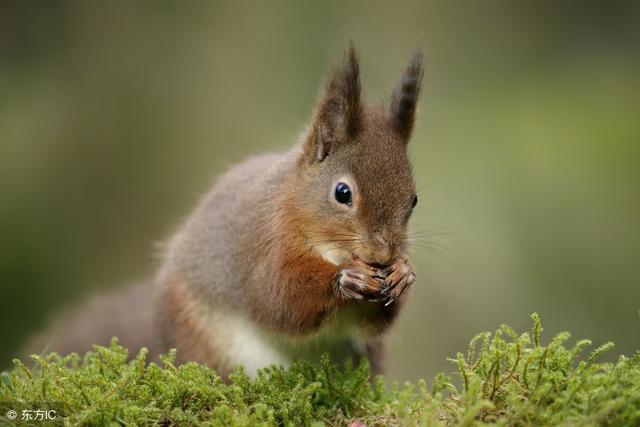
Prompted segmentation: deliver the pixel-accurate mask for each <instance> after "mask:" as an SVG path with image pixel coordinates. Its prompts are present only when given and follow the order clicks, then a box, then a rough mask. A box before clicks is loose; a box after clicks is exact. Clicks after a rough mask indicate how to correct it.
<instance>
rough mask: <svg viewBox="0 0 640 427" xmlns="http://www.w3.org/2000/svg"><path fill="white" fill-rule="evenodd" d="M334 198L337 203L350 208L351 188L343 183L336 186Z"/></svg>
mask: <svg viewBox="0 0 640 427" xmlns="http://www.w3.org/2000/svg"><path fill="white" fill-rule="evenodd" d="M335 197H336V200H337V201H338V203H342V204H343V205H349V206H351V188H349V186H348V185H347V184H345V183H344V182H339V183H338V184H336V191H335Z"/></svg>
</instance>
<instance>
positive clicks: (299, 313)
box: [51, 45, 423, 378]
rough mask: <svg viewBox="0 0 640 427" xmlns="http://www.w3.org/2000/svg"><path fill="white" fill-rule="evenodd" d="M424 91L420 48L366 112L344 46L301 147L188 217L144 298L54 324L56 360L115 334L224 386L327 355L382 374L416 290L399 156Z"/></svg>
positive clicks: (142, 290)
mask: <svg viewBox="0 0 640 427" xmlns="http://www.w3.org/2000/svg"><path fill="white" fill-rule="evenodd" d="M422 78H423V66H422V52H421V50H420V49H418V50H416V52H415V53H414V54H413V55H412V57H411V59H410V62H409V65H408V67H407V68H406V70H405V72H404V74H403V76H402V79H401V81H400V83H399V84H398V86H397V87H396V88H395V90H394V91H393V94H392V98H391V103H390V106H389V107H388V108H385V107H384V106H382V105H377V106H370V105H366V104H365V103H364V102H363V100H362V99H361V84H360V73H359V63H358V57H357V54H356V51H355V49H354V47H353V45H351V46H349V47H348V48H347V49H346V52H345V54H344V58H343V59H342V60H341V61H338V63H337V64H336V65H334V66H333V67H332V69H331V71H330V74H329V75H328V78H327V81H326V83H325V86H324V91H323V93H322V95H321V98H320V100H319V102H318V105H317V107H316V109H315V113H314V115H313V117H312V120H311V123H310V124H309V125H308V127H307V128H306V130H305V131H304V132H303V135H302V137H301V138H300V139H299V141H298V142H297V143H296V144H295V145H294V146H293V147H292V148H291V149H290V150H289V151H287V152H284V153H281V154H266V155H259V156H256V157H252V158H249V159H248V160H246V161H245V162H243V163H241V164H239V165H237V166H235V167H232V168H231V169H230V170H229V171H227V172H226V173H225V174H223V175H222V176H221V177H220V178H219V179H218V180H217V182H216V183H215V185H214V186H213V188H212V189H211V190H210V191H209V192H208V194H206V195H205V196H204V198H203V199H202V200H201V201H200V203H199V204H198V205H197V207H196V208H195V210H194V211H193V213H192V214H191V215H190V216H188V217H187V219H186V221H185V222H184V223H183V224H182V226H181V227H180V228H179V230H178V232H177V233H176V234H175V235H174V236H173V237H172V238H171V239H170V240H169V242H168V243H167V245H166V248H165V253H164V256H163V261H162V265H161V267H160V269H159V272H158V274H157V276H156V279H155V283H154V286H153V292H151V293H150V292H148V288H147V287H144V286H138V287H134V288H131V289H130V290H128V291H126V292H125V293H122V294H120V295H116V296H113V297H110V298H107V299H102V300H97V301H96V303H95V304H93V305H92V306H90V307H89V308H88V309H85V310H84V314H81V315H78V316H75V317H70V318H68V319H67V320H66V321H65V322H63V323H62V324H59V326H58V329H60V330H61V331H62V333H59V334H56V338H55V339H54V340H53V345H52V346H51V348H53V349H56V350H57V349H61V350H59V351H61V352H66V351H69V350H73V351H86V350H89V349H90V348H86V347H88V346H90V345H91V344H95V343H100V341H102V342H104V341H108V340H109V338H110V337H111V336H113V335H117V336H119V338H120V341H121V343H122V344H123V345H125V346H127V347H129V349H130V350H134V349H135V348H136V347H137V348H140V347H142V346H147V347H149V348H150V352H151V354H158V353H162V352H166V351H167V350H168V349H170V348H176V349H177V361H176V362H177V363H185V362H190V361H195V362H199V363H203V364H206V365H208V366H210V367H212V368H215V369H216V371H217V372H218V374H219V375H220V376H221V377H223V378H226V377H227V376H228V375H229V374H230V373H231V372H232V371H233V369H234V367H235V366H236V365H243V366H244V367H245V369H246V370H247V371H248V372H251V373H255V372H256V370H257V369H259V368H262V367H265V366H268V365H271V364H279V365H284V366H287V365H289V364H290V363H291V362H292V361H293V360H294V359H296V358H305V359H311V360H316V359H317V358H318V356H319V355H321V354H323V353H325V352H326V353H328V354H329V355H330V356H331V358H332V360H334V361H338V362H339V361H343V360H345V359H346V358H357V359H359V358H361V357H366V358H368V360H369V362H370V365H371V369H372V373H373V374H376V373H381V372H382V367H383V366H382V356H383V351H384V348H383V344H384V336H385V331H386V330H387V329H388V328H389V326H390V325H391V324H392V322H393V321H394V319H395V318H396V316H397V315H398V312H399V311H400V310H401V308H402V306H403V305H404V304H405V300H406V298H407V294H408V293H407V292H406V291H407V289H408V288H409V287H410V286H411V285H412V284H413V283H414V281H415V277H416V274H415V269H414V267H413V265H412V263H411V261H410V260H409V255H408V253H409V239H408V222H409V218H410V216H411V213H412V211H413V209H414V207H415V206H416V203H417V196H416V190H415V183H414V180H413V177H412V171H411V163H410V161H409V159H408V155H407V144H408V142H409V140H410V138H411V134H412V131H413V128H414V122H415V116H416V104H417V100H418V96H419V93H420V87H421V84H422ZM131 319H134V320H133V321H132V320H131ZM56 340H57V344H56ZM83 346H84V347H83Z"/></svg>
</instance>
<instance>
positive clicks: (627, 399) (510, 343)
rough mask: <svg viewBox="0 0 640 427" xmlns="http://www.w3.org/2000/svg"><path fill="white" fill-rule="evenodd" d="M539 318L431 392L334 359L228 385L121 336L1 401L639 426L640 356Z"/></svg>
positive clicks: (463, 358)
mask: <svg viewBox="0 0 640 427" xmlns="http://www.w3.org/2000/svg"><path fill="white" fill-rule="evenodd" d="M532 318H533V322H534V326H533V328H532V330H531V331H530V332H528V333H523V334H520V335H518V334H516V332H514V331H513V329H511V328H509V327H508V326H502V327H500V329H498V330H497V331H496V332H495V333H494V334H490V333H482V334H479V335H477V336H476V337H474V338H473V340H472V341H471V343H470V346H469V349H468V350H467V351H466V353H465V354H463V353H458V355H457V357H456V358H454V359H452V362H453V363H454V364H455V365H456V366H457V370H458V372H457V376H459V378H458V381H456V383H458V384H459V385H458V386H456V385H454V381H453V379H452V378H450V377H449V376H447V375H445V374H439V375H437V376H436V378H435V380H434V381H433V384H432V386H431V388H430V389H428V388H427V385H426V383H425V382H424V381H420V382H418V384H416V385H413V384H405V385H403V386H399V385H397V384H392V385H391V386H390V387H386V386H385V384H384V382H383V380H382V378H376V379H375V381H374V385H371V384H370V381H369V369H368V366H367V364H366V363H364V362H363V363H361V364H360V365H359V366H358V367H353V366H351V365H350V364H347V365H346V366H345V367H343V368H341V369H338V368H337V367H336V366H334V365H332V364H331V363H330V362H329V361H328V360H327V359H326V358H324V359H323V361H322V363H321V364H320V365H319V366H314V365H311V364H309V363H306V362H298V363H296V364H295V365H294V366H293V367H291V368H289V369H286V370H285V369H282V368H279V367H271V368H267V369H264V370H262V371H261V372H260V373H259V374H258V376H257V378H255V379H251V378H249V377H248V376H247V375H246V373H245V372H244V371H243V370H242V369H241V368H240V369H238V370H237V371H236V372H235V373H234V374H233V376H232V380H231V382H230V384H224V383H223V382H222V381H221V380H220V378H219V377H218V376H217V375H216V373H215V372H214V371H213V370H211V369H209V368H207V367H204V366H201V365H197V364H194V363H190V364H186V365H182V366H175V365H174V364H173V360H174V359H175V353H170V354H169V355H168V356H166V357H163V359H162V363H161V364H160V365H157V364H155V363H150V364H147V363H146V360H145V358H146V352H145V351H141V352H140V354H139V355H138V356H137V357H136V358H135V359H134V360H133V361H130V362H127V351H126V350H125V349H124V348H122V347H120V346H119V345H118V344H117V342H116V341H114V342H113V343H112V344H111V346H110V347H98V346H96V347H95V349H94V351H93V352H90V353H88V354H87V355H86V356H85V357H84V358H83V359H80V358H79V357H78V356H77V355H70V356H66V357H61V356H58V355H56V354H49V355H47V356H46V357H40V356H34V360H35V362H36V363H35V366H34V368H32V369H29V368H27V367H26V366H25V365H24V364H23V363H22V362H20V361H17V360H16V361H15V362H14V363H15V368H14V369H13V370H12V371H10V372H5V373H2V376H1V377H0V402H6V401H10V402H18V403H29V402H59V404H60V405H61V409H62V411H63V412H64V414H65V415H66V419H65V422H66V423H69V424H83V425H108V424H127V425H140V424H179V425H190V424H191V425H193V424H201V423H202V424H209V425H238V426H243V425H251V426H253V425H274V424H276V425H295V426H297V425H323V424H326V425H345V424H349V423H350V422H353V421H360V422H362V423H364V424H366V425H394V424H395V425H414V424H419V425H460V426H467V425H481V424H483V423H498V424H504V425H563V424H564V425H603V424H604V425H624V426H626V425H628V426H637V425H640V352H638V353H636V354H635V355H634V356H633V357H631V358H627V357H624V356H621V357H620V358H619V360H618V361H617V362H616V363H600V362H597V360H596V359H597V358H598V356H599V355H600V354H601V353H603V352H604V351H607V350H608V349H610V348H611V347H612V344H611V343H607V344H604V345H602V346H600V347H597V348H596V349H595V350H592V351H591V352H590V353H586V354H585V353H584V349H585V347H587V346H589V345H590V344H591V343H590V342H589V341H588V340H581V341H578V342H577V343H575V344H574V345H573V346H567V345H566V342H567V340H568V339H569V334H568V333H561V334H559V335H557V336H556V337H554V338H553V339H552V340H551V342H550V343H548V344H547V345H543V343H542V342H541V340H540V335H541V332H542V327H541V325H540V319H539V318H538V316H537V315H535V314H534V315H533V316H532ZM3 415H4V413H2V414H0V424H1V423H3V422H7V421H8V420H7V419H6V418H3V417H2V416H3Z"/></svg>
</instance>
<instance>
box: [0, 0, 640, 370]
mask: <svg viewBox="0 0 640 427" xmlns="http://www.w3.org/2000/svg"><path fill="white" fill-rule="evenodd" d="M350 39H352V40H353V41H354V42H355V43H356V45H357V46H358V47H359V48H360V52H361V58H362V71H363V76H362V77H363V84H364V87H365V90H366V93H367V95H368V97H369V99H371V100H372V101H376V102H377V101H379V100H383V101H385V102H386V101H388V99H389V93H390V89H391V87H392V86H393V84H394V83H395V81H396V79H397V78H398V76H399V74H400V72H401V70H402V69H403V68H404V66H405V64H406V60H407V58H408V56H409V54H410V52H411V50H412V48H413V47H414V46H415V45H417V44H422V45H423V46H424V48H425V51H426V76H425V82H424V92H423V95H424V96H423V97H422V99H421V101H420V111H419V122H418V125H417V129H416V132H415V137H414V138H413V141H412V143H411V156H412V159H413V161H414V164H415V173H416V178H417V181H418V188H419V189H420V193H419V197H420V203H419V205H418V208H417V211H416V213H415V218H414V220H413V222H414V228H415V230H417V231H421V230H422V231H424V230H427V231H428V232H427V233H425V234H426V235H428V238H427V239H425V241H423V242H422V243H421V244H420V246H419V247H417V248H416V250H415V252H414V258H415V261H416V264H417V268H418V274H419V281H418V282H417V285H416V286H415V288H414V293H413V296H412V299H411V302H410V304H409V305H408V308H407V309H406V311H405V313H404V315H403V316H402V318H401V320H400V321H399V323H398V325H397V327H396V328H395V330H394V332H393V333H392V335H391V338H390V342H389V351H390V357H389V362H390V363H389V375H390V377H391V378H393V379H396V380H415V379H417V378H419V377H424V378H427V379H428V380H430V379H431V378H432V376H433V375H434V374H435V373H436V372H437V371H439V370H447V371H451V370H453V367H452V366H450V365H449V364H448V363H447V362H446V360H445V359H446V357H447V356H451V355H454V354H455V353H456V351H459V350H462V349H464V348H465V346H466V343H467V342H468V340H469V339H470V338H471V337H472V336H473V335H474V334H475V333H477V332H480V331H482V330H493V329H495V328H496V327H497V326H498V325H499V324H500V323H508V324H510V325H512V326H514V327H516V328H518V329H520V330H523V329H526V328H528V327H529V314H530V313H532V312H534V311H537V312H538V313H540V315H541V316H542V319H543V324H544V326H545V329H546V332H545V334H547V335H546V336H547V337H549V336H550V335H551V334H553V333H556V332H559V331H561V330H569V331H572V332H574V336H576V337H577V338H583V337H590V338H592V339H593V340H594V341H595V342H596V343H600V342H603V341H606V340H613V341H614V342H615V343H616V345H617V346H616V349H615V351H614V352H613V355H612V356H610V357H615V355H618V354H620V353H627V354H629V353H632V352H633V351H635V350H636V349H637V348H639V347H640V314H639V309H640V190H639V188H638V187H639V184H640V168H639V160H640V96H639V95H640V3H638V2H597V1H566V2H554V1H533V0H532V1H521V2H513V1H507V0H505V1H484V2H477V1H471V0H469V1H455V2H450V1H444V0H442V1H415V2H396V1H394V2H366V1H362V2H347V1H325V2H299V1H275V2H216V1H194V2H168V1H166V2H165V1H159V2H156V1H153V2H152V1H149V2H141V1H137V2H130V1H110V2H98V1H52V2H19V1H13V2H2V3H1V5H0V337H1V340H0V366H2V367H6V366H7V365H8V363H9V361H10V359H11V358H12V357H14V356H15V355H16V352H17V349H18V348H19V347H20V345H21V344H22V343H23V342H24V340H25V339H26V338H27V337H28V336H29V335H30V334H31V333H33V332H34V331H37V330H39V329H41V328H43V327H44V326H45V325H46V324H47V321H48V319H50V318H51V317H52V316H54V315H55V314H56V313H60V312H61V311H64V310H67V309H68V308H69V307H72V306H74V305H76V304H79V303H81V302H82V301H83V300H84V299H86V298H87V297H88V296H89V295H91V294H93V293H95V292H98V291H105V290H110V289H114V288H117V287H120V286H126V285H127V284H128V283H131V282H133V281H138V280H144V279H146V278H149V277H151V275H152V274H153V272H154V270H155V269H156V268H157V265H158V260H157V258H156V257H155V252H156V250H155V244H156V243H157V242H160V241H162V240H163V239H165V238H166V237H168V236H169V235H170V234H171V232H172V230H174V229H175V227H176V225H177V224H178V223H179V222H180V220H181V219H182V218H183V217H184V216H185V215H186V214H187V213H188V212H189V210H190V208H191V207H192V206H193V204H194V203H195V202H196V201H197V199H198V197H199V195H200V194H202V193H203V192H204V191H205V190H206V189H207V188H208V186H209V185H210V183H211V181H212V179H213V178H214V177H215V176H216V175H217V174H219V173H220V172H221V171H223V170H224V169H225V168H226V167H228V166H229V165H231V164H233V163H235V162H238V161H240V160H241V159H243V158H245V157H246V156H248V155H250V154H254V153H258V152H262V151H265V150H281V149H286V148H287V147H289V146H290V145H291V144H292V142H293V141H294V139H295V138H296V137H297V135H298V134H299V132H300V131H301V129H302V128H303V126H304V124H305V122H306V121H307V119H308V118H309V117H310V115H311V112H312V109H313V106H314V101H315V100H316V99H317V95H318V91H319V88H320V87H321V84H322V77H323V74H324V71H325V70H326V65H327V63H328V62H329V61H330V60H331V58H335V57H336V56H337V55H339V54H340V52H341V51H342V49H343V47H344V46H345V45H346V44H347V41H348V40H350Z"/></svg>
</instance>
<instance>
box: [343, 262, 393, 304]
mask: <svg viewBox="0 0 640 427" xmlns="http://www.w3.org/2000/svg"><path fill="white" fill-rule="evenodd" d="M384 281H385V276H384V274H383V272H382V271H381V270H379V269H376V268H374V267H372V266H370V265H368V264H366V263H364V262H362V261H360V260H354V261H353V262H352V263H351V264H349V265H347V266H345V268H343V269H342V270H340V272H339V273H338V275H337V276H336V294H337V295H338V297H339V298H341V299H343V300H346V301H362V300H369V301H372V300H377V299H378V298H379V297H380V291H381V290H382V289H383V287H384Z"/></svg>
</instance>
